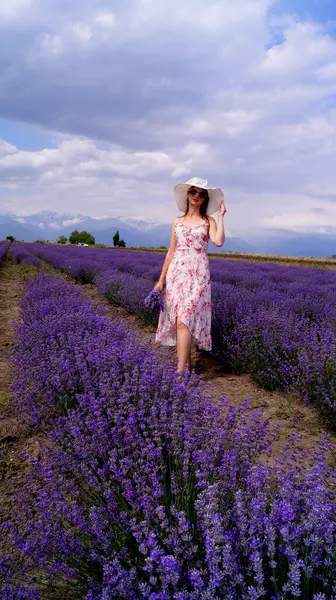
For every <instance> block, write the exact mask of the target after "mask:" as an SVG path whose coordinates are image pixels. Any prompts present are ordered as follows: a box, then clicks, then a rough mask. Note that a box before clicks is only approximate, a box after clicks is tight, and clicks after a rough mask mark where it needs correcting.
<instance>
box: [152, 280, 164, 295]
mask: <svg viewBox="0 0 336 600" xmlns="http://www.w3.org/2000/svg"><path fill="white" fill-rule="evenodd" d="M154 290H157V291H158V292H162V290H163V283H162V281H158V282H157V283H156V284H155V286H154Z"/></svg>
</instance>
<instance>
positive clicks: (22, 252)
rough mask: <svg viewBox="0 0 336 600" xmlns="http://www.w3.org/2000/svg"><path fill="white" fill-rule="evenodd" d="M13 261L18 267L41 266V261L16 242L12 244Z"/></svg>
mask: <svg viewBox="0 0 336 600" xmlns="http://www.w3.org/2000/svg"><path fill="white" fill-rule="evenodd" d="M12 261H13V262H14V264H16V265H35V266H36V267H39V266H40V261H38V260H37V258H35V257H34V256H32V254H31V252H29V251H28V250H27V249H26V248H25V247H24V246H23V245H22V244H18V243H15V242H14V243H13V244H12Z"/></svg>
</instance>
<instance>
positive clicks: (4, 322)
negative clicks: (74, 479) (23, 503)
mask: <svg viewBox="0 0 336 600" xmlns="http://www.w3.org/2000/svg"><path fill="white" fill-rule="evenodd" d="M35 272H37V269H36V268H34V267H21V268H20V267H17V266H15V265H13V263H12V262H11V260H10V257H8V256H7V258H6V260H5V261H4V262H3V263H2V264H1V266H0V522H1V521H2V520H3V519H6V518H8V514H9V511H10V506H11V503H12V502H13V493H14V490H15V488H16V481H17V477H18V475H19V474H20V470H21V468H22V461H21V460H20V459H19V458H18V453H19V452H20V451H22V450H28V449H29V450H30V451H32V452H33V453H34V449H35V447H36V449H37V439H36V438H34V437H27V436H26V435H25V434H24V432H23V429H22V427H21V425H20V422H19V421H18V420H17V418H15V417H14V416H13V414H12V410H11V404H10V384H11V382H12V372H11V366H10V362H9V359H10V353H11V351H12V348H13V321H16V320H17V319H18V318H19V300H20V297H21V296H22V295H23V293H24V290H23V282H24V280H25V279H26V278H27V277H29V276H31V275H33V274H34V273H35Z"/></svg>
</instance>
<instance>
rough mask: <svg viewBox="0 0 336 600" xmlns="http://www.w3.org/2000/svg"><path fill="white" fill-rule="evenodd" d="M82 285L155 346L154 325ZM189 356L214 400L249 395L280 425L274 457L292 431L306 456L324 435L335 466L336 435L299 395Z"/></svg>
mask: <svg viewBox="0 0 336 600" xmlns="http://www.w3.org/2000/svg"><path fill="white" fill-rule="evenodd" d="M79 285H80V284H79ZM82 287H83V289H84V290H85V291H86V293H87V294H88V295H89V296H90V298H92V299H93V300H94V301H96V302H103V303H104V304H105V306H106V307H107V308H108V310H109V311H110V312H111V314H113V313H114V314H115V313H116V312H117V314H118V316H119V318H120V319H122V320H123V321H125V322H127V323H129V324H130V325H131V326H132V327H134V328H136V329H138V330H141V337H142V339H143V341H151V342H152V343H153V345H154V346H155V347H157V346H156V344H155V341H154V336H155V327H153V326H145V325H143V323H142V322H141V321H140V319H138V318H137V317H135V316H134V315H130V314H129V313H127V311H126V310H124V309H122V308H119V307H113V306H111V305H110V304H109V303H108V302H107V300H105V298H104V297H103V296H102V294H100V293H99V291H98V290H97V288H96V287H95V286H94V285H84V286H82ZM167 355H168V356H170V357H171V359H172V360H175V348H169V349H167ZM192 359H193V365H194V368H195V372H196V374H197V375H199V377H200V378H201V379H202V381H204V382H205V383H206V384H208V386H209V389H210V391H211V395H213V397H214V401H216V398H219V397H221V396H223V395H226V396H228V398H229V399H230V401H231V402H232V403H233V404H240V403H241V402H242V400H245V399H247V398H248V399H249V400H250V401H251V403H252V407H253V408H255V409H261V408H262V409H264V410H265V417H266V418H267V419H268V420H269V422H270V424H271V426H273V427H275V426H276V425H277V424H280V426H281V427H280V429H279V432H278V435H277V440H276V442H275V444H274V452H273V456H274V457H277V456H278V455H279V452H280V451H281V449H282V448H283V447H284V445H285V444H286V443H287V442H288V439H289V436H290V435H291V434H292V432H293V431H295V432H296V434H298V437H299V438H301V441H300V443H299V447H301V448H302V449H303V450H305V451H307V452H308V455H311V454H312V453H313V452H314V451H315V450H317V448H318V446H319V444H320V442H321V441H322V439H325V438H327V439H328V441H329V442H330V444H331V446H332V450H331V460H332V461H333V462H334V464H335V465H336V434H335V433H333V432H331V431H325V430H324V428H323V427H322V424H321V421H320V418H319V416H318V414H317V411H316V410H315V408H314V407H313V406H308V405H307V404H306V403H305V402H304V400H303V398H302V397H301V396H300V395H299V394H294V393H287V392H281V391H269V390H264V389H262V388H261V387H259V386H258V385H257V384H256V383H255V382H254V381H253V378H252V376H251V375H249V374H241V375H235V374H232V373H227V372H226V371H225V370H224V369H223V367H222V365H221V364H220V362H219V361H217V360H216V359H215V358H213V357H212V356H211V355H210V354H208V353H207V352H201V351H196V350H195V349H193V354H192ZM307 460H308V459H307Z"/></svg>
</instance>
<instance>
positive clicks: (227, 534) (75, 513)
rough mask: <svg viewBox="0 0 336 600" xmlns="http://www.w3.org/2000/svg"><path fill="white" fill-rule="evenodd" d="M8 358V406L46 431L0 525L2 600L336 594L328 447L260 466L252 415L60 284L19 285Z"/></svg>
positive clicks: (261, 448)
mask: <svg viewBox="0 0 336 600" xmlns="http://www.w3.org/2000/svg"><path fill="white" fill-rule="evenodd" d="M14 367H15V370H14V372H15V386H14V397H15V407H16V410H17V411H18V412H19V414H21V416H22V418H23V419H24V420H25V423H26V426H28V427H38V428H41V427H43V428H44V429H45V430H46V431H48V430H49V433H48V434H47V439H46V441H45V442H41V445H40V450H39V457H38V458H35V459H33V460H32V463H31V469H30V470H29V472H27V470H26V473H25V475H23V480H22V482H21V485H20V486H19V490H18V494H17V503H16V508H15V510H14V511H13V515H12V518H11V521H10V522H8V523H6V524H5V529H6V531H5V534H6V533H7V535H8V533H9V534H10V536H11V539H12V543H13V545H14V546H15V547H16V552H18V553H19V556H17V555H16V556H15V561H13V563H11V561H10V558H9V557H8V556H7V557H5V558H4V559H3V561H2V563H1V564H0V577H1V576H2V587H1V589H2V591H3V593H4V594H5V597H6V598H7V599H8V600H14V598H16V599H18V598H22V599H23V598H24V599H28V598H31V599H32V598H34V599H39V598H40V597H41V594H42V596H43V591H42V592H41V591H40V590H41V586H42V587H43V586H47V587H48V588H49V589H52V590H53V594H54V597H62V600H67V599H70V598H71V599H78V600H79V599H81V600H84V599H85V600H110V599H111V600H112V599H113V598H118V599H119V600H166V599H167V600H168V598H171V599H176V600H182V599H183V600H202V599H204V600H210V599H213V600H215V599H216V598H231V599H232V600H238V599H239V600H248V599H249V600H253V599H257V598H264V599H269V600H270V599H274V600H280V599H284V598H287V599H288V600H289V599H290V598H294V597H304V598H306V599H307V600H313V599H314V600H326V599H327V598H328V599H332V598H336V589H335V585H334V582H335V579H336V546H335V533H336V522H335V504H336V496H335V489H334V481H333V480H332V477H331V472H330V470H329V469H328V467H327V462H326V457H325V453H324V450H323V449H321V452H320V453H319V454H316V455H315V457H314V459H313V460H312V462H311V465H310V467H307V468H303V467H302V466H300V464H301V463H299V462H297V459H298V458H299V457H298V452H297V451H296V450H295V444H294V442H293V443H292V444H290V445H289V448H288V452H287V453H285V454H284V455H283V457H282V459H281V461H280V462H279V463H278V464H277V465H276V467H266V466H265V465H263V464H262V463H261V462H260V460H259V457H260V455H261V453H262V454H263V455H265V453H267V452H268V451H270V449H271V441H272V434H271V432H270V431H269V427H268V424H267V422H265V421H264V419H263V416H262V414H261V413H258V412H251V411H250V410H248V405H247V404H246V403H243V404H242V406H241V407H240V408H237V407H234V406H231V405H230V404H229V402H228V401H227V400H225V399H223V400H221V401H219V404H218V405H217V406H213V405H212V403H211V402H210V400H209V399H207V397H206V396H205V395H204V393H203V391H202V388H201V387H200V385H199V383H198V382H197V380H196V379H193V378H191V379H189V378H187V376H186V379H184V380H181V379H179V378H177V376H176V374H175V369H174V367H173V366H172V365H171V364H170V363H168V362H162V360H161V359H160V358H159V357H158V356H157V353H156V352H154V351H153V350H150V348H149V347H146V346H144V345H141V344H140V343H139V340H138V339H137V338H135V337H134V335H133V332H132V331H130V330H128V329H127V328H126V327H125V326H123V325H121V324H120V323H119V322H118V321H117V320H111V318H110V317H107V316H106V315H105V314H104V311H103V310H102V309H97V307H96V306H94V305H93V304H92V303H91V302H90V301H89V300H88V299H87V298H86V296H85V295H84V294H83V293H82V292H81V290H80V289H78V288H75V287H74V286H73V285H67V284H66V283H65V282H64V281H61V280H60V279H58V278H52V277H50V276H46V275H40V276H38V277H37V278H34V280H32V281H31V282H30V284H29V286H28V291H27V295H26V298H25V299H24V301H23V302H22V305H21V314H20V323H19V324H18V325H17V326H16V346H15V356H14ZM20 556H21V562H20V559H19V557H20ZM20 565H21V569H22V570H21V571H20ZM36 580H37V581H36Z"/></svg>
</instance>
